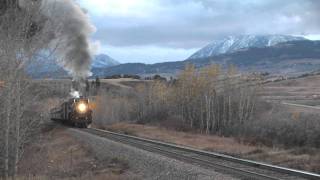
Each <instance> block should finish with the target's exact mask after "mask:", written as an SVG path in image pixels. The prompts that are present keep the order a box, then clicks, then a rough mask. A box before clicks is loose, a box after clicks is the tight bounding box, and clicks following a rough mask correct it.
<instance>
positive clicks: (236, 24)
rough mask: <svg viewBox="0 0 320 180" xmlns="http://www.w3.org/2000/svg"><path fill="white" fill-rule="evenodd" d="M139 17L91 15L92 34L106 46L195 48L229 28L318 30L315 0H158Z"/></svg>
mask: <svg viewBox="0 0 320 180" xmlns="http://www.w3.org/2000/svg"><path fill="white" fill-rule="evenodd" d="M155 2H157V3H156V6H155V8H159V9H160V11H157V10H155V12H152V11H150V12H152V13H151V14H149V16H144V17H129V16H119V17H117V16H109V15H108V14H106V15H105V16H101V17H95V16H94V17H93V19H94V21H95V24H96V25H97V29H98V31H97V33H96V34H95V36H94V38H95V39H99V40H101V41H102V43H106V44H109V45H112V46H139V45H155V46H163V47H173V48H195V47H200V46H203V45H204V44H206V43H208V42H210V41H211V40H212V39H214V38H218V37H221V36H224V35H230V34H316V33H319V27H320V21H319V9H320V8H319V7H320V6H319V4H320V2H319V1H317V0H308V1H305V0H290V1H289V0H287V1H285V0H284V1H279V0H264V1H263V0H262V1H255V0H239V1H234V0H227V1H222V0H161V1H160V0H158V1H155Z"/></svg>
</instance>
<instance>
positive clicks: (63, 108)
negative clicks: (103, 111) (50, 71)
mask: <svg viewBox="0 0 320 180" xmlns="http://www.w3.org/2000/svg"><path fill="white" fill-rule="evenodd" d="M50 116H51V119H52V120H54V121H61V122H63V123H67V124H70V125H72V126H75V127H79V128H87V127H88V126H89V125H90V124H91V123H92V109H91V108H90V104H89V99H88V98H83V97H80V98H71V99H69V101H66V102H64V103H62V104H61V105H60V106H59V107H57V108H53V109H51V111H50Z"/></svg>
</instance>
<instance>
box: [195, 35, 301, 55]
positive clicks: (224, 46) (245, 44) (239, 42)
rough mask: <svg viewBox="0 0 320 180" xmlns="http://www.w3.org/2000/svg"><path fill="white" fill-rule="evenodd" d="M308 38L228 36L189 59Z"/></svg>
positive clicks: (215, 41)
mask: <svg viewBox="0 0 320 180" xmlns="http://www.w3.org/2000/svg"><path fill="white" fill-rule="evenodd" d="M299 40H306V39H305V38H303V37H296V36H289V35H238V36H228V37H225V38H222V39H217V40H214V41H213V42H212V43H210V44H208V45H207V46H205V47H204V48H202V49H200V50H199V51H197V52H196V53H194V54H193V55H191V56H190V57H189V59H198V58H206V57H210V56H215V55H220V54H225V53H232V52H235V51H239V50H241V49H247V48H252V47H269V46H273V45H276V44H278V43H282V42H287V41H299Z"/></svg>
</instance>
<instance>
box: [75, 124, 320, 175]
mask: <svg viewBox="0 0 320 180" xmlns="http://www.w3.org/2000/svg"><path fill="white" fill-rule="evenodd" d="M81 130H82V131H85V132H87V133H90V134H93V135H96V136H99V137H103V138H107V139H110V140H113V141H117V142H121V143H124V144H127V145H130V146H134V147H137V148H139V149H143V150H146V151H150V152H155V153H157V154H161V155H164V156H167V157H171V158H174V159H178V160H181V161H184V162H188V163H192V164H196V165H199V166H201V167H204V168H210V169H214V170H215V171H218V172H221V173H225V174H231V175H234V176H236V177H239V178H241V179H268V180H287V179H288V180H289V179H290V180H295V179H299V180H300V179H301V180H303V179H311V180H315V179H317V180H319V179H320V175H319V174H314V173H310V172H306V171H300V170H295V169H289V168H284V167H279V166H274V165H269V164H265V163H261V162H256V161H251V160H245V159H240V158H236V157H232V156H228V155H224V154H219V153H214V152H208V151H202V150H197V149H194V148H190V147H185V146H180V145H175V144H171V143H165V142H160V141H156V140H150V139H145V138H140V137H135V136H130V135H125V134H120V133H115V132H111V131H105V130H100V129H94V128H89V129H81Z"/></svg>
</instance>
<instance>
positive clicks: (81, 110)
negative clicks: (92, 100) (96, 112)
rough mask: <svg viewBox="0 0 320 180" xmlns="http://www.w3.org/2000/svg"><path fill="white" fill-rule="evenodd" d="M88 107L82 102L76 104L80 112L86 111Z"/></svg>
mask: <svg viewBox="0 0 320 180" xmlns="http://www.w3.org/2000/svg"><path fill="white" fill-rule="evenodd" d="M87 109H88V107H87V105H86V104H84V103H79V104H78V106H77V110H78V111H79V112H80V113H85V112H86V111H87Z"/></svg>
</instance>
